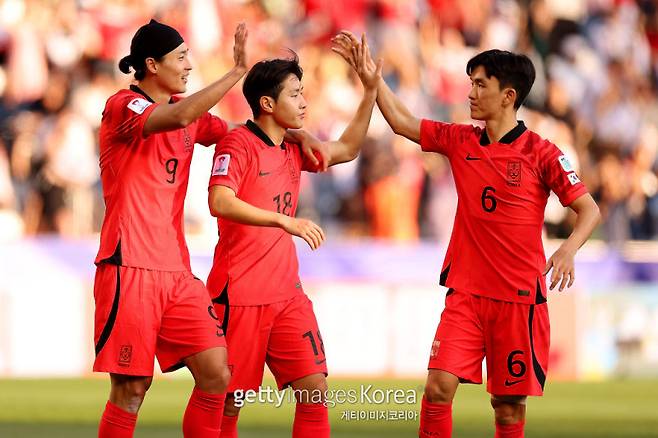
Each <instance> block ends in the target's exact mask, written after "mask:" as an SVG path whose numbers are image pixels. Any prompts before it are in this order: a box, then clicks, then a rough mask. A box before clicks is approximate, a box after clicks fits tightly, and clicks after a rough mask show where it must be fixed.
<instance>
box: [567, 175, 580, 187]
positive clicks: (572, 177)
mask: <svg viewBox="0 0 658 438" xmlns="http://www.w3.org/2000/svg"><path fill="white" fill-rule="evenodd" d="M567 178H569V182H570V183H571V185H572V186H573V185H576V184H578V183H579V182H580V179H579V178H578V175H576V174H575V173H573V172H572V173H570V174H568V175H567Z"/></svg>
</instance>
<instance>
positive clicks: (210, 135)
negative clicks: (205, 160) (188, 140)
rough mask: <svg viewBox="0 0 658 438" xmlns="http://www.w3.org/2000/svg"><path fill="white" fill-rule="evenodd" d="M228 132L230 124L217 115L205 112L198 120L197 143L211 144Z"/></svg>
mask: <svg viewBox="0 0 658 438" xmlns="http://www.w3.org/2000/svg"><path fill="white" fill-rule="evenodd" d="M227 133H228V124H227V123H226V122H225V121H224V120H222V119H220V118H219V117H217V116H213V115H212V114H210V113H204V114H203V115H202V116H201V117H200V118H199V120H198V121H197V131H196V138H195V139H194V141H195V142H196V143H199V144H202V145H204V146H210V145H213V144H216V143H218V142H219V140H220V139H221V138H222V137H224V136H225V135H226V134H227Z"/></svg>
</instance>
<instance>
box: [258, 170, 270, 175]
mask: <svg viewBox="0 0 658 438" xmlns="http://www.w3.org/2000/svg"><path fill="white" fill-rule="evenodd" d="M269 174H270V172H263V171H262V170H261V171H260V172H258V176H266V175H269Z"/></svg>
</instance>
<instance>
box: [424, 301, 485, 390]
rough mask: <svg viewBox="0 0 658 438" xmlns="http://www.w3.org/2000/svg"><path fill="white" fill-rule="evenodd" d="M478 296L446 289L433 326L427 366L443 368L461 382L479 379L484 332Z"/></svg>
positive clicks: (472, 381) (480, 381) (482, 357)
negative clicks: (439, 311) (433, 331)
mask: <svg viewBox="0 0 658 438" xmlns="http://www.w3.org/2000/svg"><path fill="white" fill-rule="evenodd" d="M478 300H479V297H474V296H473V295H471V294H468V293H464V292H461V291H455V290H453V289H450V290H449V291H448V294H447V295H446V305H445V308H444V309H443V312H442V313H441V321H440V322H439V325H438V327H437V329H436V334H435V336H434V341H433V342H432V349H431V351H430V360H429V364H428V369H430V370H443V371H447V372H448V373H451V374H454V375H455V376H457V377H459V380H460V381H462V382H464V383H482V360H483V359H484V333H483V331H482V325H481V323H480V317H479V315H478V306H477V304H478Z"/></svg>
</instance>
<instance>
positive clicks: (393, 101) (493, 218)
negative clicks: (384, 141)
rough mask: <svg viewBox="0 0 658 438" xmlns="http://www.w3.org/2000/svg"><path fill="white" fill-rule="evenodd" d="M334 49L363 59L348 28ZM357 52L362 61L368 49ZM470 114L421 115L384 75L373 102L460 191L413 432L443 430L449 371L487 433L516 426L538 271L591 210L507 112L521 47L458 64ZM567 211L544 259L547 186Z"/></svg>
mask: <svg viewBox="0 0 658 438" xmlns="http://www.w3.org/2000/svg"><path fill="white" fill-rule="evenodd" d="M333 41H334V47H333V50H334V51H336V52H337V53H339V54H341V55H342V56H343V57H344V58H346V59H347V60H348V61H349V62H350V63H351V64H352V65H353V66H356V65H357V63H363V62H364V61H363V60H362V59H359V57H358V56H356V55H357V54H367V53H368V52H367V51H358V50H355V48H358V46H359V44H360V43H359V41H358V40H357V39H356V38H355V37H354V36H353V35H352V34H350V33H349V32H341V33H340V34H339V35H337V36H336V37H335V38H334V40H333ZM365 62H366V63H368V64H370V65H371V66H372V64H373V62H372V60H371V59H369V60H366V61H365ZM466 73H467V74H468V75H469V77H470V79H471V83H472V86H471V92H470V93H469V95H468V98H469V102H470V109H471V117H472V118H473V119H475V120H482V121H484V122H485V127H484V128H480V127H475V126H471V125H459V124H451V123H442V122H435V121H431V120H420V119H418V118H416V117H414V116H413V115H412V114H411V113H410V112H409V110H408V109H407V108H406V107H405V106H404V104H403V103H402V102H401V101H400V99H398V98H397V97H396V96H395V95H394V94H393V92H392V91H391V90H390V88H389V87H388V86H387V85H386V83H385V82H384V81H383V80H381V81H380V82H379V86H378V89H377V93H378V94H377V105H378V106H379V108H380V110H381V111H382V114H383V115H384V117H385V118H386V120H387V122H388V123H389V124H390V125H391V128H393V131H394V132H395V133H396V134H399V135H402V136H404V137H406V138H408V139H410V140H412V141H414V142H416V143H419V144H420V146H421V148H422V150H423V151H426V152H435V153H440V154H442V155H444V156H446V157H447V158H448V160H449V162H450V166H451V169H452V173H453V175H454V178H455V185H456V188H457V194H458V196H459V203H458V206H457V213H456V217H455V223H454V227H453V231H452V236H451V238H450V244H449V245H448V250H447V253H446V257H445V260H444V263H443V268H442V270H441V276H440V277H441V278H440V283H441V285H443V286H447V287H448V288H449V290H448V293H447V296H446V306H445V310H444V311H443V313H442V315H441V321H440V323H439V326H438V329H437V332H436V336H435V339H434V342H433V345H432V350H431V354H430V360H429V366H428V369H429V373H428V377H427V383H426V386H425V394H424V397H423V401H422V408H421V419H420V430H419V436H420V437H433V438H439V437H440V438H445V437H450V436H451V433H452V400H453V397H454V395H455V392H456V391H457V386H458V385H459V383H460V382H461V383H482V360H483V359H484V358H485V357H486V360H487V391H488V392H489V393H490V394H491V405H492V407H493V409H494V412H495V424H496V435H495V436H496V437H498V438H519V437H523V429H524V424H525V401H526V397H527V396H529V395H536V396H539V395H542V393H543V387H544V383H545V380H546V373H547V370H548V349H549V334H550V333H549V320H548V309H547V303H546V285H545V278H544V276H545V275H546V274H547V273H548V272H549V270H551V268H552V273H551V279H550V280H551V285H550V289H553V288H554V287H555V286H556V285H558V284H559V290H560V291H562V290H563V289H564V287H565V286H566V287H570V286H571V285H572V284H573V282H574V279H575V272H574V256H575V254H576V251H577V250H578V249H579V248H580V247H581V246H582V245H583V244H584V243H585V241H586V240H587V239H588V238H589V236H590V234H591V233H592V231H593V229H594V227H595V226H596V225H597V224H598V222H599V220H600V214H599V210H598V207H597V205H596V203H595V202H594V200H593V199H592V197H591V196H590V195H589V194H588V192H587V189H586V188H585V186H584V185H583V183H582V182H581V181H580V179H579V178H578V176H577V175H576V173H575V172H574V169H573V168H572V166H571V164H570V163H569V160H568V159H567V157H566V156H565V155H564V154H563V153H562V152H561V151H560V150H559V149H558V148H557V146H555V145H554V144H553V143H551V142H549V141H548V140H545V139H542V138H541V137H539V135H537V134H536V133H534V132H532V131H530V130H528V129H527V128H526V127H525V125H524V124H523V122H522V121H517V119H516V113H517V110H518V108H519V107H520V106H521V104H522V103H523V101H524V100H525V98H526V96H527V95H528V93H529V91H530V88H531V87H532V84H533V82H534V79H535V69H534V67H533V65H532V62H531V61H530V59H528V58H527V57H526V56H524V55H519V54H514V53H510V52H506V51H500V50H488V51H485V52H482V53H480V54H478V55H476V56H475V57H473V58H472V59H471V60H470V61H469V62H468V64H467V66H466ZM551 190H552V191H554V192H555V193H556V194H557V196H558V197H559V199H560V201H561V203H562V205H564V206H568V207H569V208H571V209H572V210H573V211H574V212H575V213H576V214H577V219H576V223H575V226H574V229H573V232H572V234H571V235H570V236H569V238H568V239H567V240H565V241H564V243H563V244H562V245H561V246H560V248H559V249H558V250H557V251H556V252H555V253H554V254H553V255H552V256H551V257H550V258H549V260H548V262H546V258H545V255H544V248H543V245H542V240H541V233H542V226H543V221H544V209H545V207H546V202H547V199H548V195H549V193H550V191H551Z"/></svg>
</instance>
